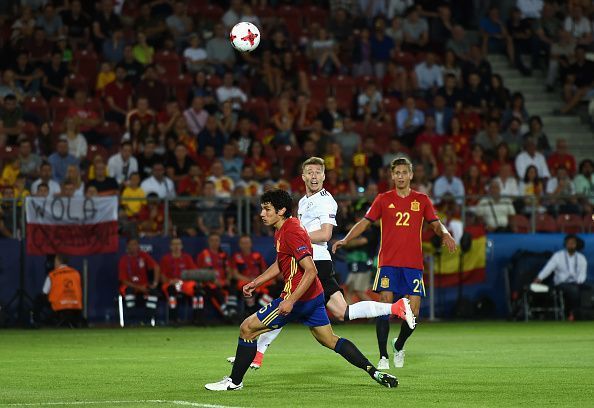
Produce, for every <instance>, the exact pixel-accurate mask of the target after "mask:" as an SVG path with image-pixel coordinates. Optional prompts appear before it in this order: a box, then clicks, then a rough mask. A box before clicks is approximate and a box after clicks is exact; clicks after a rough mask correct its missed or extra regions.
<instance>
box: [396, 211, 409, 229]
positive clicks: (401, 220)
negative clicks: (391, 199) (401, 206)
mask: <svg viewBox="0 0 594 408" xmlns="http://www.w3.org/2000/svg"><path fill="white" fill-rule="evenodd" d="M395 215H396V226H397V227H408V226H410V224H409V223H408V222H409V220H410V213H409V212H408V211H404V212H401V211H398V212H397V213H396V214H395Z"/></svg>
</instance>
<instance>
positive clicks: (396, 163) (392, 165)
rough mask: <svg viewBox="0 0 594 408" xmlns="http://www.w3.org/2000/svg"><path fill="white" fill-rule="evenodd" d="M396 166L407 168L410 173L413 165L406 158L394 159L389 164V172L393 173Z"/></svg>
mask: <svg viewBox="0 0 594 408" xmlns="http://www.w3.org/2000/svg"><path fill="white" fill-rule="evenodd" d="M396 166H408V171H410V172H411V173H412V171H413V165H412V163H411V161H410V160H409V159H408V158H406V157H396V158H395V159H394V160H392V163H390V171H392V172H393V171H394V169H395V168H396Z"/></svg>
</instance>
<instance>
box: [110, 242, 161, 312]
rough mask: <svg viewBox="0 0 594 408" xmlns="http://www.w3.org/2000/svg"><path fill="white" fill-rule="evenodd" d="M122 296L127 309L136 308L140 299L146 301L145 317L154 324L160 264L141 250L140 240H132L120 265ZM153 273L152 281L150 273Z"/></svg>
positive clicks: (119, 274)
mask: <svg viewBox="0 0 594 408" xmlns="http://www.w3.org/2000/svg"><path fill="white" fill-rule="evenodd" d="M118 271H119V273H118V278H119V281H120V290H119V292H120V295H121V296H123V297H124V299H125V302H126V307H127V308H134V307H136V302H137V301H138V300H140V299H142V300H143V301H144V307H145V316H146V318H147V319H148V320H152V321H153V323H154V318H155V313H156V309H157V301H158V295H159V292H158V289H157V286H158V285H159V280H160V268H159V264H158V263H157V262H156V261H155V260H154V259H153V257H152V256H150V255H149V254H148V253H147V252H145V251H142V250H141V249H140V245H139V243H138V239H136V238H130V239H128V242H127V244H126V253H125V254H124V255H122V257H121V258H120V261H119V264H118ZM150 271H152V275H153V276H152V281H149V273H150Z"/></svg>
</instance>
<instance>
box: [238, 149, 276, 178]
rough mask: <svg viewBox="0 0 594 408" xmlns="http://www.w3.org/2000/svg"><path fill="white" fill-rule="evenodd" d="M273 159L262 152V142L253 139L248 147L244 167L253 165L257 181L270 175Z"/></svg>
mask: <svg viewBox="0 0 594 408" xmlns="http://www.w3.org/2000/svg"><path fill="white" fill-rule="evenodd" d="M273 159H274V157H270V156H268V155H266V154H265V153H264V148H263V146H262V142H260V141H259V140H254V141H252V144H251V145H250V147H249V149H248V154H247V156H246V158H245V161H244V167H246V166H250V167H253V168H254V174H255V177H256V179H257V180H259V181H262V180H266V179H267V178H269V177H270V170H271V169H272V163H273Z"/></svg>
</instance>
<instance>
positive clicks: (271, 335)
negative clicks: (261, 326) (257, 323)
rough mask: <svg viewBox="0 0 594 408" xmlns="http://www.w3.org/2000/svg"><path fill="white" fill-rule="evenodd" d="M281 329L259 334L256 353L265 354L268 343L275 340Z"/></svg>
mask: <svg viewBox="0 0 594 408" xmlns="http://www.w3.org/2000/svg"><path fill="white" fill-rule="evenodd" d="M282 329H283V328H282V327H281V328H280V329H274V330H272V331H269V332H266V333H264V334H261V335H260V337H258V352H260V353H262V354H264V353H266V349H267V348H268V346H270V343H272V342H273V341H274V339H276V337H277V336H278V335H279V334H280V332H281V330H282Z"/></svg>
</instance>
